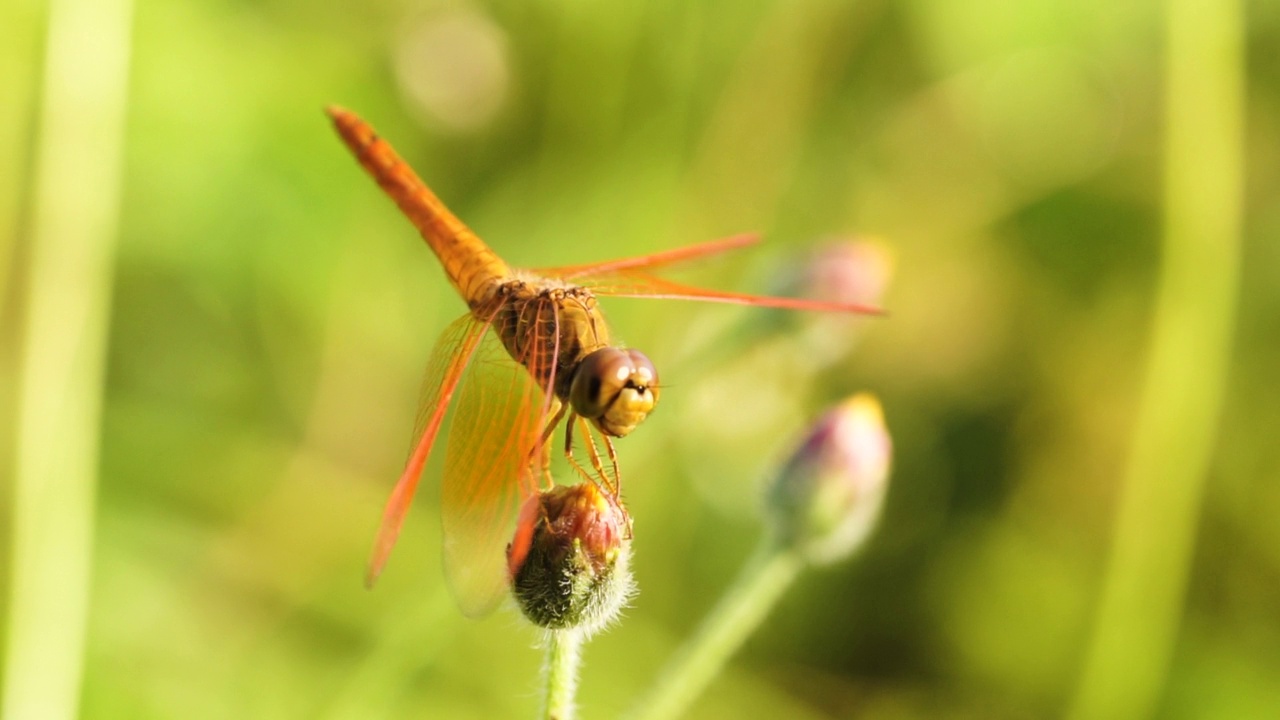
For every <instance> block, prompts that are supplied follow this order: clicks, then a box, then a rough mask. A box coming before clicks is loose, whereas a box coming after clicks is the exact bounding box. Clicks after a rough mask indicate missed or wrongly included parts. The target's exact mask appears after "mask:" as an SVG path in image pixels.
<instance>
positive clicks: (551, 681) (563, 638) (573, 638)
mask: <svg viewBox="0 0 1280 720" xmlns="http://www.w3.org/2000/svg"><path fill="white" fill-rule="evenodd" d="M547 635H548V639H547V703H546V708H547V710H546V713H545V714H544V715H543V717H545V718H546V719H547V720H573V714H574V702H573V699H574V696H575V695H577V692H578V665H579V663H580V662H581V660H582V641H583V639H584V638H585V636H586V635H585V633H583V632H582V631H581V630H578V629H577V628H571V629H568V630H551V631H549V632H548V633H547Z"/></svg>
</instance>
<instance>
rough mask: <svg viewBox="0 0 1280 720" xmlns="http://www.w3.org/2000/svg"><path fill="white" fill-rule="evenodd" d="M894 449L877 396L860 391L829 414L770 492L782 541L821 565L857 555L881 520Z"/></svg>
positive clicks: (772, 514) (775, 525)
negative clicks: (855, 551)
mask: <svg viewBox="0 0 1280 720" xmlns="http://www.w3.org/2000/svg"><path fill="white" fill-rule="evenodd" d="M892 452H893V450H892V443H891V441H890V439H889V432H888V430H886V429H885V426H884V414H883V412H882V411H881V409H880V402H879V401H878V400H876V398H875V397H874V396H872V395H870V394H867V393H859V394H858V395H854V396H853V397H851V398H849V399H848V400H846V401H845V402H844V403H842V404H840V405H838V406H837V407H835V408H834V409H832V410H831V411H829V412H828V413H827V414H826V415H824V416H823V417H822V418H821V419H819V420H818V422H817V423H816V424H815V425H814V426H813V429H812V430H811V431H810V432H809V435H808V437H806V438H805V440H804V442H803V443H801V445H800V448H799V449H798V450H796V452H795V454H794V455H792V456H791V458H790V459H789V460H788V461H787V464H786V466H785V467H784V468H783V469H782V472H781V473H780V474H779V476H778V478H777V479H776V480H775V481H774V483H773V484H772V485H771V486H770V488H769V490H768V495H767V498H766V501H767V513H768V515H769V519H770V520H771V522H772V525H773V531H774V533H775V539H776V541H777V542H778V543H779V544H781V545H782V546H783V547H787V548H790V549H792V550H794V551H796V552H799V553H800V554H801V555H803V556H804V557H805V558H806V559H807V560H808V561H810V562H815V563H824V562H833V561H835V560H839V559H841V558H844V557H845V556H847V555H849V554H850V553H852V552H853V551H854V550H856V549H857V548H858V547H859V546H860V545H861V544H862V543H863V541H864V540H866V538H867V536H868V535H870V533H871V530H872V529H873V528H874V527H875V523H876V520H877V519H878V518H879V516H880V508H881V506H882V505H883V504H884V496H885V491H886V489H887V488H888V480H889V463H890V458H891V455H892Z"/></svg>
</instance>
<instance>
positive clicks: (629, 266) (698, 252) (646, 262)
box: [534, 233, 760, 284]
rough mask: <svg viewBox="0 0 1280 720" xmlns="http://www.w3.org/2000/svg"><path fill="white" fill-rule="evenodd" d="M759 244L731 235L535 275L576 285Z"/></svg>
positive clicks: (750, 238) (757, 239) (748, 235)
mask: <svg viewBox="0 0 1280 720" xmlns="http://www.w3.org/2000/svg"><path fill="white" fill-rule="evenodd" d="M758 242H760V235H759V234H758V233H744V234H742V235H730V236H729V237H725V238H720V239H718V240H711V241H709V242H704V243H698V244H697V245H686V246H685V247H680V248H675V249H674V250H663V251H661V252H656V253H652V254H649V255H638V256H636V257H629V258H617V259H614V260H605V261H604V262H595V263H587V264H585V265H565V266H562V267H553V268H538V269H536V270H534V272H536V273H538V274H539V275H542V276H544V277H553V278H559V279H561V280H573V281H575V282H576V281H579V280H583V279H589V278H593V277H594V278H603V277H608V276H610V275H615V274H618V273H625V272H627V271H629V270H641V269H643V270H653V269H655V268H662V267H669V266H671V265H678V264H681V263H687V262H690V261H693V260H699V259H702V258H705V257H711V256H714V255H722V254H724V253H727V252H732V251H734V250H738V249H741V248H744V247H747V246H749V245H754V244H756V243H758ZM580 284H587V283H580Z"/></svg>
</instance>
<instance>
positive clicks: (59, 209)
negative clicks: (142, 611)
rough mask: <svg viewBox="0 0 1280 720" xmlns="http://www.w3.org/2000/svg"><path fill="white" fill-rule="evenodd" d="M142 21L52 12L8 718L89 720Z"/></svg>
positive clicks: (20, 425) (35, 203)
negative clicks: (105, 440)
mask: <svg viewBox="0 0 1280 720" xmlns="http://www.w3.org/2000/svg"><path fill="white" fill-rule="evenodd" d="M131 18H132V8H131V4H130V0H54V2H52V3H51V5H50V11H49V23H48V42H47V44H46V51H45V52H46V54H45V68H44V79H43V83H44V84H43V88H42V92H43V97H42V106H41V110H40V112H41V115H40V124H39V142H38V146H37V149H36V155H35V159H36V160H35V178H36V181H35V186H34V192H33V195H32V212H31V229H30V239H31V249H30V257H31V260H30V272H29V274H28V282H27V286H28V287H29V295H28V297H27V301H26V317H25V318H24V320H25V322H24V328H25V334H24V336H23V343H22V348H21V354H20V363H21V373H22V374H21V384H20V386H19V389H18V414H17V442H16V447H15V457H16V463H15V468H14V474H13V478H14V482H13V550H12V552H13V555H12V566H11V567H12V569H11V575H10V582H11V587H10V592H11V597H10V603H9V628H8V638H7V642H6V647H5V673H6V674H5V677H4V701H3V706H0V716H3V717H4V718H6V719H7V720H25V719H27V718H33V719H35V718H38V719H39V720H69V719H70V718H74V717H77V716H78V715H79V713H78V705H79V700H80V686H81V676H82V673H83V667H84V650H85V630H86V627H87V622H88V613H89V591H90V588H89V586H90V570H91V565H92V557H93V507H94V497H95V491H96V486H97V472H98V439H99V437H98V436H99V429H100V417H101V404H102V395H103V375H104V369H105V364H106V344H107V323H108V319H109V317H110V313H109V305H110V299H111V279H112V277H111V271H112V266H113V253H114V244H115V237H116V232H117V228H116V224H117V214H118V212H119V204H120V187H121V172H122V170H121V168H122V154H123V147H124V118H125V108H126V106H127V102H126V101H127V81H128V77H129V50H130V29H131V28H130V25H131Z"/></svg>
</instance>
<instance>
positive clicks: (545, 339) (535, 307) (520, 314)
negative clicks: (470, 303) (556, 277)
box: [473, 278, 658, 437]
mask: <svg viewBox="0 0 1280 720" xmlns="http://www.w3.org/2000/svg"><path fill="white" fill-rule="evenodd" d="M491 302H493V303H495V304H496V310H493V309H488V310H486V309H485V308H475V309H474V310H473V311H474V312H476V313H477V314H481V313H484V314H488V313H492V315H491V317H492V318H493V321H492V322H493V329H494V332H496V333H497V335H498V337H499V338H500V339H501V340H502V344H503V346H504V347H505V348H506V350H507V352H508V353H510V355H511V357H512V358H513V359H515V361H516V362H518V363H520V364H521V365H523V366H524V367H525V368H526V369H527V370H528V371H529V374H530V375H532V376H533V378H534V380H535V381H536V382H537V383H538V385H539V386H540V387H541V388H542V389H543V390H544V391H546V392H554V393H555V396H556V397H557V398H558V399H559V400H560V401H561V402H568V403H569V404H570V406H571V407H572V409H573V411H574V412H576V413H577V414H579V415H581V416H582V417H584V418H586V419H588V420H590V421H591V422H592V423H593V424H594V425H595V426H596V427H597V428H599V429H600V431H601V432H603V433H604V434H606V435H610V436H613V437H622V436H624V435H626V434H628V433H630V432H631V431H632V430H634V429H635V427H636V426H637V425H639V424H640V423H641V422H643V421H644V419H645V417H646V416H647V415H648V414H649V412H650V411H651V410H652V409H653V407H654V405H656V404H657V401H658V390H657V381H658V373H657V370H655V369H654V367H653V363H651V362H649V358H647V357H645V355H644V353H641V352H640V351H638V350H624V349H621V348H616V347H612V346H611V345H610V344H609V328H608V325H606V324H605V321H604V315H603V313H601V311H600V308H599V305H598V304H597V303H596V298H595V295H593V294H592V293H591V291H590V290H588V289H587V288H584V287H581V286H578V285H571V284H566V283H563V282H558V281H553V280H546V281H543V280H541V279H538V278H528V279H526V278H519V279H512V280H508V281H506V282H504V283H502V285H500V286H499V287H498V288H497V290H496V292H495V293H494V294H493V296H492V300H491ZM491 307H492V306H491Z"/></svg>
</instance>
